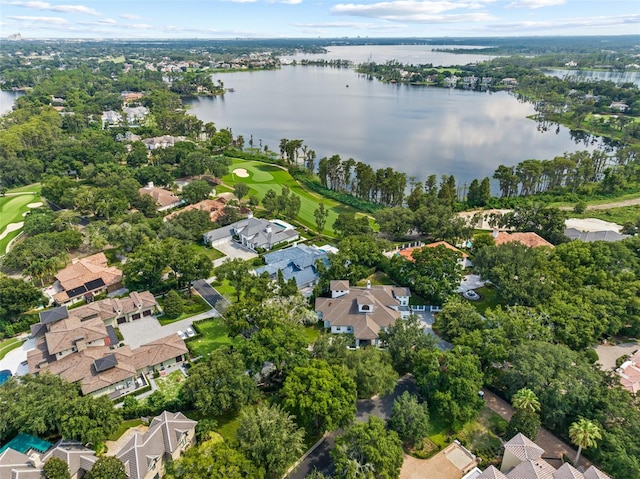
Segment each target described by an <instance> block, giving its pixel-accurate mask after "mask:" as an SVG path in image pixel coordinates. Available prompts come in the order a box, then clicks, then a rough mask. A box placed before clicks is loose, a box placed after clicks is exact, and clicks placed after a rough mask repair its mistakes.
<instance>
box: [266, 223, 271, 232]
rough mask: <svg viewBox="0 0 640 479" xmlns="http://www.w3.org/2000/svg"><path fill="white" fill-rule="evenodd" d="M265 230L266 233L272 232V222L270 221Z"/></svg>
mask: <svg viewBox="0 0 640 479" xmlns="http://www.w3.org/2000/svg"><path fill="white" fill-rule="evenodd" d="M265 231H266V233H267V234H271V232H272V229H271V223H269V224H268V225H267V227H266V228H265Z"/></svg>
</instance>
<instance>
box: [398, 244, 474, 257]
mask: <svg viewBox="0 0 640 479" xmlns="http://www.w3.org/2000/svg"><path fill="white" fill-rule="evenodd" d="M438 246H444V247H445V248H447V249H449V250H451V251H455V252H456V253H460V254H461V255H462V257H463V258H468V257H469V255H468V254H467V253H465V252H463V251H461V250H459V249H458V248H456V247H455V246H453V245H451V244H449V243H447V242H446V241H437V242H435V243H429V244H426V245H424V246H414V247H412V248H405V249H402V250H400V251H398V254H399V255H400V256H402V257H403V258H406V259H408V260H409V261H413V252H414V251H416V250H420V249H422V248H436V247H438Z"/></svg>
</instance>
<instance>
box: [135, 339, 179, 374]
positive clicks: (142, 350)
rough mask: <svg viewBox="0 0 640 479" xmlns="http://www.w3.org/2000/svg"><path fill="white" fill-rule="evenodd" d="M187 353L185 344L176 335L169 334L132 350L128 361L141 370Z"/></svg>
mask: <svg viewBox="0 0 640 479" xmlns="http://www.w3.org/2000/svg"><path fill="white" fill-rule="evenodd" d="M188 352H189V350H188V348H187V345H186V344H185V342H184V341H183V340H182V339H180V337H179V336H178V335H177V334H170V335H169V336H165V337H164V338H160V339H156V340H155V341H152V342H150V343H147V344H143V345H141V346H140V347H138V348H136V349H134V350H133V354H132V356H131V360H130V361H131V364H132V365H134V366H135V367H136V369H142V368H144V367H147V366H153V365H156V364H160V363H162V362H164V361H168V360H170V359H172V358H177V357H178V356H181V355H183V354H187V353H188Z"/></svg>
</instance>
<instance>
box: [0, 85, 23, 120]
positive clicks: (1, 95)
mask: <svg viewBox="0 0 640 479" xmlns="http://www.w3.org/2000/svg"><path fill="white" fill-rule="evenodd" d="M22 95H24V93H23V92H21V91H3V90H0V115H4V114H5V113H7V112H9V111H11V107H13V104H14V103H15V101H16V98H18V97H19V96H22Z"/></svg>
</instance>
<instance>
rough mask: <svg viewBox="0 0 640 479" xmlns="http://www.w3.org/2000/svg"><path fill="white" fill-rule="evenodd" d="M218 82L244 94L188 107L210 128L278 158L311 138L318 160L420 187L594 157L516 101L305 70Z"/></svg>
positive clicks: (247, 74)
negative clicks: (284, 147) (391, 172)
mask: <svg viewBox="0 0 640 479" xmlns="http://www.w3.org/2000/svg"><path fill="white" fill-rule="evenodd" d="M213 78H214V81H217V80H218V79H221V80H222V81H223V82H224V84H225V86H226V87H227V88H229V87H231V88H234V89H235V92H233V93H227V94H226V95H224V97H214V98H191V99H187V100H185V104H187V105H189V106H190V107H191V110H190V113H192V114H194V115H196V116H197V117H198V118H200V119H201V120H203V121H212V122H214V123H215V124H216V126H217V127H218V128H225V127H230V128H232V130H233V133H234V135H243V136H244V138H245V145H247V146H248V142H249V138H250V136H251V135H253V139H254V146H256V147H257V146H258V143H259V140H260V139H262V142H263V145H268V146H269V148H270V149H271V150H274V151H278V144H279V142H280V139H281V138H288V139H296V138H297V139H303V140H304V141H305V143H306V144H307V145H308V146H309V148H310V149H313V150H315V151H316V153H317V155H318V158H322V157H323V156H331V155H333V154H339V155H340V156H341V157H342V158H343V159H346V158H349V157H352V158H354V159H355V160H357V161H363V162H365V163H369V164H370V165H372V166H373V167H374V168H382V167H387V166H391V167H393V168H395V169H397V170H400V171H404V172H406V173H407V174H408V175H409V176H416V177H417V178H419V179H425V178H426V177H427V176H428V175H430V174H438V175H441V174H454V175H455V176H456V178H457V179H458V181H469V180H471V179H473V178H480V177H484V176H491V175H492V174H493V172H494V170H495V169H496V167H497V166H498V165H500V164H507V165H514V164H516V163H518V162H520V161H522V160H525V159H528V158H537V159H551V158H553V157H555V156H558V155H562V153H564V152H565V151H577V150H582V149H585V148H586V147H585V145H583V144H582V145H576V144H575V143H574V141H572V140H571V138H570V135H569V130H568V129H566V128H564V127H560V128H559V129H558V133H556V129H555V127H554V129H553V131H547V132H544V133H541V132H540V131H538V125H537V123H536V122H535V121H532V120H529V119H527V115H532V114H533V113H534V109H533V106H532V105H530V104H527V103H520V102H519V101H518V100H516V99H515V98H514V97H513V96H510V95H509V94H508V93H506V92H500V93H494V94H489V93H478V92H471V91H465V90H449V89H444V88H437V87H418V86H410V85H398V84H396V85H393V84H384V83H380V82H378V81H376V80H368V79H366V78H365V77H363V76H360V75H358V74H357V73H355V72H354V71H351V70H348V69H333V68H322V67H303V66H289V67H283V68H282V69H280V70H275V71H259V72H239V73H230V74H215V75H213ZM347 85H348V86H347Z"/></svg>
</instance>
